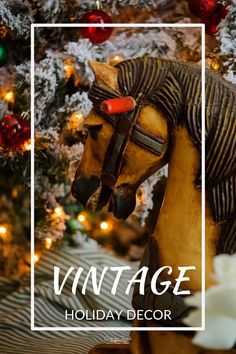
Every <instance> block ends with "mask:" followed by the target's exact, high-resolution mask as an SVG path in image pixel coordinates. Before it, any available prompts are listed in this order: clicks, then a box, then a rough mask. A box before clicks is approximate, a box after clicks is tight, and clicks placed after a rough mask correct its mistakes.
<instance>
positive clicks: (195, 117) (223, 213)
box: [89, 57, 236, 254]
mask: <svg viewBox="0 0 236 354" xmlns="http://www.w3.org/2000/svg"><path fill="white" fill-rule="evenodd" d="M116 68H117V69H118V86H119V89H116V90H114V89H111V88H110V87H106V86H104V85H101V84H100V83H98V82H96V81H95V82H94V83H93V85H92V86H91V89H90V91H89V98H90V99H91V101H92V102H93V104H94V107H95V108H96V109H97V110H99V106H100V103H101V102H102V101H103V100H105V99H108V98H115V97H121V96H132V97H133V98H134V99H135V100H136V101H137V102H138V104H142V105H153V106H155V107H157V108H158V109H159V110H160V111H162V112H163V113H164V114H165V116H166V117H167V119H168V121H169V124H170V125H181V126H185V127H186V129H187V131H188V133H189V136H190V137H191V139H192V141H193V143H194V145H195V146H196V147H197V149H198V150H199V151H200V150H201V68H200V67H199V66H196V65H191V64H187V63H180V62H175V61H171V60H166V59H160V58H151V57H142V58H136V59H130V60H125V61H123V62H121V63H119V64H118V65H117V66H116ZM235 102H236V91H235V88H234V87H233V85H230V84H229V83H227V82H225V81H224V80H222V79H221V78H220V77H219V76H218V75H216V74H215V73H213V72H211V71H209V70H207V71H206V157H205V160H206V194H207V198H208V201H209V204H210V208H211V212H212V216H213V220H214V221H215V222H216V223H219V222H222V231H221V235H220V237H219V240H218V245H217V253H229V254H232V253H234V252H236V103H235ZM200 179H201V175H200V167H199V171H198V174H197V176H196V180H195V184H196V187H200Z"/></svg>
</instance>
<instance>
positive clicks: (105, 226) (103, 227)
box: [100, 221, 112, 232]
mask: <svg viewBox="0 0 236 354" xmlns="http://www.w3.org/2000/svg"><path fill="white" fill-rule="evenodd" d="M100 229H101V230H102V231H105V232H107V231H110V230H111V229H112V224H111V223H109V222H107V221H102V222H100Z"/></svg>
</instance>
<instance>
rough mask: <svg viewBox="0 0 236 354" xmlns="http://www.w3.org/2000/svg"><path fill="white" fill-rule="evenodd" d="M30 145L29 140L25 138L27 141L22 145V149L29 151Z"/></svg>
mask: <svg viewBox="0 0 236 354" xmlns="http://www.w3.org/2000/svg"><path fill="white" fill-rule="evenodd" d="M31 147H32V145H31V140H27V141H26V142H25V143H24V145H23V150H25V151H30V150H31Z"/></svg>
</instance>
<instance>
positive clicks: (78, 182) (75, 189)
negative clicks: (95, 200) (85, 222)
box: [71, 176, 100, 206]
mask: <svg viewBox="0 0 236 354" xmlns="http://www.w3.org/2000/svg"><path fill="white" fill-rule="evenodd" d="M99 185H100V179H99V178H98V177H97V176H91V177H90V178H85V177H81V178H78V179H75V180H74V182H73V183H72V187H71V193H72V195H73V197H74V198H76V199H77V200H78V201H79V202H80V203H81V204H82V205H83V206H85V205H86V203H87V201H88V199H89V198H90V196H91V195H92V194H93V193H94V192H95V191H96V189H97V188H98V187H99Z"/></svg>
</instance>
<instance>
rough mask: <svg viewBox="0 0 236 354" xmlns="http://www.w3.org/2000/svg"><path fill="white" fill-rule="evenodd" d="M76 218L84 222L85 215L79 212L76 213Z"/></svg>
mask: <svg viewBox="0 0 236 354" xmlns="http://www.w3.org/2000/svg"><path fill="white" fill-rule="evenodd" d="M77 219H78V221H79V222H85V220H86V217H85V215H84V214H82V213H80V214H79V215H78V217H77Z"/></svg>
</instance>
